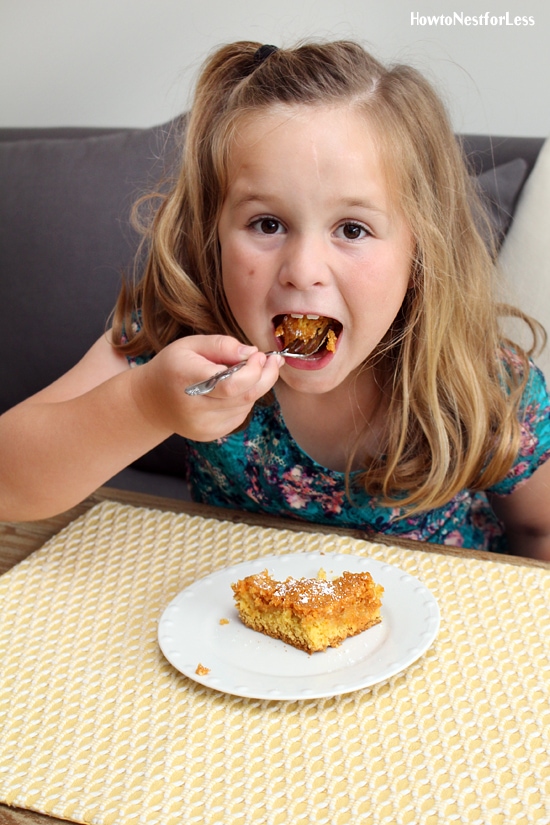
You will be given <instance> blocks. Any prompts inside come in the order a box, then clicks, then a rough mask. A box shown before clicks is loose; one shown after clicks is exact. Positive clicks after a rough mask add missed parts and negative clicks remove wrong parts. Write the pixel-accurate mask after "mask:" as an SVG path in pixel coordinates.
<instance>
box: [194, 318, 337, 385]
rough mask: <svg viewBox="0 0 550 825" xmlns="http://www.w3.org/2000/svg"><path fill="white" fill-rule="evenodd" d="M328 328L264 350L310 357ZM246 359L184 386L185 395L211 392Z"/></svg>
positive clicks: (284, 354)
mask: <svg viewBox="0 0 550 825" xmlns="http://www.w3.org/2000/svg"><path fill="white" fill-rule="evenodd" d="M329 330H330V323H327V324H325V326H324V327H322V328H321V329H320V330H319V332H318V333H317V334H316V335H314V336H313V338H310V339H309V340H307V341H306V340H304V339H303V338H295V339H294V341H292V342H291V343H290V344H289V345H288V347H285V348H284V349H282V350H270V351H269V352H266V355H277V354H279V355H283V356H284V357H285V358H311V356H312V355H315V353H316V352H318V351H319V350H320V349H321V347H322V346H323V344H324V343H325V340H326V337H327V335H328V333H329ZM246 363H247V361H239V363H238V364H233V366H232V367H227V369H225V370H222V371H221V372H217V373H216V374H215V375H213V376H212V377H211V378H207V379H206V381H199V382H198V384H191V386H190V387H186V388H185V392H186V393H187V395H207V394H208V393H209V392H212V390H213V389H214V387H215V386H216V385H217V384H218V383H219V382H220V381H225V379H226V378H229V377H230V376H231V375H233V373H234V372H237V370H240V369H241V367H244V366H245V364H246Z"/></svg>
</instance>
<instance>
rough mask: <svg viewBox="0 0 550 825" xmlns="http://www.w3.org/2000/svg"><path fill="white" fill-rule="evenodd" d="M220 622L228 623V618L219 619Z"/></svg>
mask: <svg viewBox="0 0 550 825" xmlns="http://www.w3.org/2000/svg"><path fill="white" fill-rule="evenodd" d="M220 624H229V619H220Z"/></svg>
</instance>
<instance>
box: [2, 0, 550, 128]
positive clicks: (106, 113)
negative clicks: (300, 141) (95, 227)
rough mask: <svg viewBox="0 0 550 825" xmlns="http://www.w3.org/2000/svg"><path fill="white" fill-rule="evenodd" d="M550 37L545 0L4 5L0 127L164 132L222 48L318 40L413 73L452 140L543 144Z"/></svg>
mask: <svg viewBox="0 0 550 825" xmlns="http://www.w3.org/2000/svg"><path fill="white" fill-rule="evenodd" d="M455 13H456V14H455ZM442 15H443V16H444V19H443V20H441V16H442ZM430 16H431V17H438V18H440V19H439V22H438V23H437V24H433V22H432V25H430V24H429V22H428V20H429V17H430ZM468 16H470V17H471V18H475V21H476V23H474V22H472V20H470V24H469V25H467V24H466V23H464V22H463V23H462V24H461V23H460V20H464V19H465V18H467V17H468ZM516 16H518V17H519V18H521V22H520V24H519V25H513V23H514V18H515V17H516ZM449 22H451V24H450V25H449ZM549 33H550V3H549V2H548V0H491V2H486V3H482V2H481V0H413V2H403V0H382V2H381V1H380V0H299V2H297V1H296V0H277V2H274V3H259V2H258V1H257V0H233V2H228V0H47V2H45V1H44V0H0V77H1V78H2V80H1V81H0V83H1V85H0V126H56V125H65V126H66V125H101V126H150V125H153V124H156V123H161V122H164V121H166V120H169V119H170V118H171V117H173V116H174V115H175V114H177V113H178V112H179V111H180V110H182V109H183V108H185V107H186V106H187V104H188V93H189V89H190V87H191V85H192V82H193V80H194V78H195V76H196V72H197V69H198V66H199V65H200V63H201V61H202V59H203V57H204V56H205V54H206V53H207V52H208V51H210V50H211V49H212V48H214V47H215V46H216V45H218V44H220V43H223V42H227V41H228V40H235V39H253V40H259V41H262V42H268V43H275V44H277V45H284V44H291V43H293V42H294V41H295V40H296V39H298V38H303V37H309V36H315V37H324V38H333V37H344V38H345V37H353V38H359V39H361V40H362V41H364V42H366V43H367V44H369V45H370V46H371V47H372V48H373V50H374V51H375V53H376V54H378V55H379V56H380V57H382V58H384V59H398V60H404V61H408V62H412V63H413V64H414V65H416V66H417V67H418V68H419V69H421V70H423V71H424V72H426V73H427V74H428V75H429V76H430V77H431V78H432V79H433V80H435V82H436V83H437V85H438V86H439V88H440V89H441V90H442V91H443V92H444V94H445V95H446V97H447V98H448V100H449V102H450V108H451V111H452V113H453V117H454V122H455V126H456V129H457V130H460V131H470V132H482V133H492V134H509V135H533V136H545V135H547V134H550V105H549V103H550V99H549V98H550V94H549V92H548V78H549V77H550V49H549V48H548V37H549Z"/></svg>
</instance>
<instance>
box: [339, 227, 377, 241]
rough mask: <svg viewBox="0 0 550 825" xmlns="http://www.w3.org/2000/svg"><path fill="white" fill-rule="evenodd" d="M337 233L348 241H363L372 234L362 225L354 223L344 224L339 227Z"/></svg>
mask: <svg viewBox="0 0 550 825" xmlns="http://www.w3.org/2000/svg"><path fill="white" fill-rule="evenodd" d="M336 232H337V234H339V235H340V236H341V237H342V238H345V240H346V241H361V240H363V238H366V237H367V235H369V234H370V233H369V231H368V229H367V228H366V227H364V226H363V225H362V224H360V223H352V222H348V223H343V224H342V225H341V226H339V227H338V229H337V230H336Z"/></svg>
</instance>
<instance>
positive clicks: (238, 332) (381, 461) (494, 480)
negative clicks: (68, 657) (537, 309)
mask: <svg viewBox="0 0 550 825" xmlns="http://www.w3.org/2000/svg"><path fill="white" fill-rule="evenodd" d="M182 151H183V154H182V163H181V171H180V174H179V178H178V179H177V180H176V181H175V183H174V185H173V187H172V188H171V190H170V191H169V192H168V194H165V195H163V196H162V198H161V200H160V205H159V207H158V209H157V211H156V214H155V216H154V220H153V221H152V224H151V227H150V231H149V235H148V238H147V242H148V246H147V250H148V251H147V260H146V266H145V271H144V273H143V277H142V279H141V280H140V282H139V283H138V284H137V286H136V287H135V288H126V289H124V290H123V291H122V293H121V296H120V298H119V301H118V304H117V307H116V311H115V315H114V323H113V327H112V329H111V330H110V331H109V332H108V333H107V334H106V335H105V336H103V337H102V338H100V340H99V341H97V343H96V344H95V345H94V346H93V347H92V348H91V350H90V351H89V352H88V353H87V355H86V356H85V357H84V358H83V359H82V361H81V362H80V363H79V364H77V365H76V366H75V367H74V368H73V369H72V370H71V371H70V372H68V373H67V374H66V375H64V376H63V377H62V378H60V379H59V380H58V381H56V382H55V383H54V384H53V385H51V386H50V387H47V388H46V389H44V390H43V391H41V392H39V393H38V394H37V395H35V396H34V397H32V398H30V399H28V400H27V401H25V402H24V403H23V404H20V405H19V406H18V407H16V408H14V409H13V410H11V411H10V412H8V413H6V414H5V415H4V416H3V418H2V420H1V422H0V443H1V445H2V461H1V466H2V470H1V473H2V481H1V492H0V501H1V503H2V504H1V512H0V516H1V517H2V518H4V519H34V518H42V517H45V516H48V515H50V514H53V513H55V512H57V511H61V510H63V509H65V508H68V507H69V506H71V505H73V504H74V503H76V502H77V501H79V500H81V499H83V498H84V497H85V496H86V495H88V494H89V493H90V492H91V491H93V490H94V489H95V488H96V487H97V486H99V485H101V484H102V483H103V482H105V481H106V480H108V479H109V478H110V477H111V476H112V475H114V474H115V473H116V472H118V471H119V470H120V469H121V468H123V467H125V466H126V465H128V464H129V463H130V462H132V461H133V460H135V459H136V458H138V457H139V456H140V455H142V454H143V453H145V452H146V451H148V450H149V449H151V448H152V447H154V446H155V445H157V444H159V443H160V442H162V441H163V440H164V439H165V438H167V437H168V436H169V435H171V434H173V433H178V434H180V435H181V436H183V437H184V439H185V440H186V445H187V467H186V468H183V467H182V473H184V472H187V473H188V476H189V480H190V484H191V488H192V492H193V494H194V496H195V498H197V499H198V500H200V501H203V502H210V503H213V504H218V505H222V506H229V507H238V508H245V509H248V510H253V511H263V512H268V513H274V514H276V515H283V516H294V517H297V518H300V519H306V520H310V521H314V522H321V523H325V524H329V525H346V526H351V527H356V528H360V529H364V530H365V531H367V532H368V533H374V532H382V533H386V534H388V535H391V536H392V537H395V541H396V542H398V541H399V537H400V536H403V537H413V538H417V539H421V540H424V541H433V542H439V543H447V544H454V545H463V546H466V547H476V548H480V549H483V548H485V549H487V548H489V549H495V550H499V549H506V548H509V549H510V550H512V551H514V552H517V553H521V554H524V555H532V556H535V557H538V558H547V559H550V506H549V505H550V492H549V486H548V485H549V484H550V462H548V461H547V459H548V458H549V457H550V402H549V399H548V395H547V393H546V388H545V385H544V381H543V379H542V377H541V375H540V373H539V371H538V370H537V369H536V368H534V366H533V365H532V364H530V362H529V361H528V358H527V356H526V354H525V353H524V352H523V350H522V349H521V348H520V347H519V346H515V345H513V344H511V343H510V342H508V341H507V340H505V339H504V338H503V336H502V333H501V330H500V328H499V320H498V314H499V311H502V309H500V310H499V307H498V306H497V305H496V303H495V301H494V298H493V280H494V274H495V273H494V265H493V261H492V257H491V255H490V254H489V252H488V251H487V249H486V246H485V243H484V241H483V240H482V237H481V235H482V234H483V233H482V232H480V223H481V221H482V217H481V210H480V208H479V207H478V206H477V205H476V201H475V196H474V193H473V191H472V187H471V185H470V183H469V178H468V175H467V172H466V170H465V166H464V162H463V159H462V156H461V153H460V150H459V148H458V147H457V144H456V141H455V138H454V136H453V133H452V130H451V127H450V125H449V122H448V119H447V117H446V114H445V112H444V109H443V107H442V105H441V103H440V101H439V99H438V97H437V96H436V95H435V93H434V91H433V90H432V88H431V87H430V85H429V84H428V83H427V82H426V81H425V80H424V79H423V78H422V77H421V76H420V75H419V74H418V73H417V72H416V71H415V70H413V69H411V68H408V67H405V66H397V67H394V68H391V69H386V68H385V67H383V66H382V65H380V63H379V62H377V61H376V60H375V59H373V58H372V57H371V56H370V55H369V54H367V53H366V52H365V51H364V50H363V49H362V48H361V47H360V46H358V45H356V44H353V43H348V42H337V43H329V44H308V45H302V46H300V47H298V48H295V49H288V50H282V49H281V50H278V49H275V48H274V47H269V46H259V44H257V43H248V42H242V43H235V44H233V45H230V46H227V47H225V48H222V49H220V50H219V51H217V52H216V53H215V54H214V55H213V57H212V58H211V59H210V60H209V61H207V63H206V64H205V67H204V70H203V73H202V75H201V77H200V80H199V83H198V88H197V92H196V98H195V102H194V106H193V109H192V114H191V118H190V121H189V125H188V130H187V136H186V141H185V148H184V149H183V150H182ZM505 311H508V312H510V311H511V310H506V309H505ZM293 316H294V317H295V321H298V323H300V320H299V319H300V318H301V317H303V316H306V317H307V316H310V317H311V316H320V317H326V318H328V319H329V323H330V326H331V328H332V346H331V347H330V348H327V347H326V346H325V347H323V348H322V349H321V350H320V352H319V353H317V354H316V355H315V356H313V357H312V358H311V359H309V360H304V361H298V360H291V359H289V358H287V359H285V358H283V357H282V356H281V355H279V354H276V355H270V356H266V355H265V354H264V353H265V352H267V351H271V350H280V349H281V346H282V345H281V341H280V338H279V336H278V334H276V331H277V333H278V332H279V331H280V329H281V327H283V328H285V326H287V325H288V324H291V323H293V322H292V321H288V318H292V317H293ZM526 321H527V322H528V323H529V324H530V325H531V328H532V329H535V327H534V323H533V322H531V321H529V319H526ZM243 359H244V360H246V361H247V363H246V366H244V367H243V368H242V369H240V370H239V371H237V372H235V373H234V374H233V375H232V376H231V377H230V378H228V379H227V380H225V381H222V382H220V383H219V384H218V385H217V386H216V388H215V389H214V390H213V391H212V392H211V393H210V394H207V395H202V396H190V395H188V394H187V393H186V392H185V389H186V388H187V387H188V386H189V385H191V384H193V383H194V382H198V381H201V380H204V379H206V378H209V377H210V376H212V375H214V374H215V373H217V372H219V371H220V370H221V369H222V368H223V366H224V365H232V364H236V363H237V362H239V361H241V360H243ZM132 366H133V367H135V369H130V367H132Z"/></svg>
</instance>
